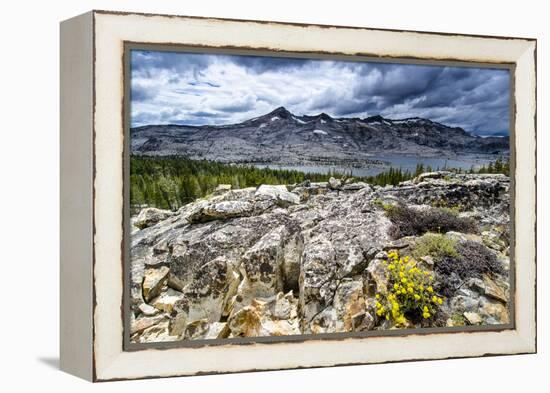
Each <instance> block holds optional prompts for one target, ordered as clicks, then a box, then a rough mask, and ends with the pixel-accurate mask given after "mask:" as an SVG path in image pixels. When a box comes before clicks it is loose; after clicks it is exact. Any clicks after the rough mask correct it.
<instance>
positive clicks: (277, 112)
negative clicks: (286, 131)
mask: <svg viewBox="0 0 550 393" xmlns="http://www.w3.org/2000/svg"><path fill="white" fill-rule="evenodd" d="M265 116H266V117H274V116H277V117H279V118H281V119H290V118H291V117H292V116H293V115H292V113H291V112H290V111H289V110H288V109H286V108H285V107H284V106H280V107H278V108H276V109H274V110H272V111H271V112H269V113H268V114H267V115H265Z"/></svg>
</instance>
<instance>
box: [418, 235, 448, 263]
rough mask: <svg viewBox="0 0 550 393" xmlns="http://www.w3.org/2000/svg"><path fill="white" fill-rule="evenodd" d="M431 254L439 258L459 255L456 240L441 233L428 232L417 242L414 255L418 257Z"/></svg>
mask: <svg viewBox="0 0 550 393" xmlns="http://www.w3.org/2000/svg"><path fill="white" fill-rule="evenodd" d="M426 255H429V256H431V257H433V258H435V259H437V260H441V259H442V258H445V257H452V258H456V257H458V252H457V251H456V240H454V239H450V238H449V237H447V236H445V235H442V234H439V233H426V234H425V235H424V236H422V237H421V238H420V239H418V241H417V242H416V245H415V247H414V250H413V256H414V257H415V258H417V259H419V258H421V257H423V256H426Z"/></svg>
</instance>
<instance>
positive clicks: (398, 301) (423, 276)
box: [376, 251, 443, 327]
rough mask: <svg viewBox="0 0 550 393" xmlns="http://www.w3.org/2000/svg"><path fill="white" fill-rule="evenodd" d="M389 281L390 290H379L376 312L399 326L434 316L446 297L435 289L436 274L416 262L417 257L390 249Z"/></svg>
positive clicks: (388, 263)
mask: <svg viewBox="0 0 550 393" xmlns="http://www.w3.org/2000/svg"><path fill="white" fill-rule="evenodd" d="M386 263H387V268H388V271H389V283H390V285H389V286H388V292H387V293H384V294H382V293H378V294H376V314H377V315H378V316H379V317H381V318H385V319H387V320H391V321H393V322H394V323H395V325H396V326H400V327H407V326H409V325H410V322H411V320H412V321H413V322H416V321H419V320H429V319H430V318H432V317H433V316H434V315H435V314H436V312H437V310H438V308H439V306H440V305H441V304H443V298H441V297H439V296H437V295H436V294H435V293H434V289H433V287H432V283H433V280H434V278H433V274H432V273H430V272H429V271H426V270H424V269H422V268H420V267H418V266H417V263H416V261H415V260H414V259H411V258H410V257H408V256H405V257H400V256H399V254H398V252H397V251H390V252H389V253H388V260H387V262H386Z"/></svg>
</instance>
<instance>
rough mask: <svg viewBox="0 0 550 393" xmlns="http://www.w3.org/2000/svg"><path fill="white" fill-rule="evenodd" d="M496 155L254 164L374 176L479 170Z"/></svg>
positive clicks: (374, 157)
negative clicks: (343, 163) (394, 172)
mask: <svg viewBox="0 0 550 393" xmlns="http://www.w3.org/2000/svg"><path fill="white" fill-rule="evenodd" d="M497 157H498V156H496V155H488V154H487V155H485V154H476V155H464V156H460V157H452V158H448V157H422V156H416V155H404V154H386V155H380V156H372V157H371V158H372V159H373V160H378V161H383V162H384V163H385V165H384V164H371V163H368V162H366V163H365V166H363V167H355V166H354V167H352V166H338V165H326V166H324V165H276V164H272V163H271V164H254V165H255V166H256V167H259V168H272V169H286V170H296V171H300V172H306V173H328V172H337V173H345V174H348V175H353V176H374V175H377V174H379V173H382V172H385V171H387V170H389V168H390V167H393V168H401V170H402V171H409V172H414V171H415V170H416V166H417V165H418V164H423V165H424V167H425V168H426V167H428V166H430V167H432V169H433V170H436V169H438V168H439V169H444V168H455V169H459V168H460V169H463V170H469V169H470V168H472V166H473V167H474V168H479V167H481V166H483V165H487V164H489V163H490V162H492V161H495V160H496V159H497ZM501 158H502V159H506V158H507V157H501Z"/></svg>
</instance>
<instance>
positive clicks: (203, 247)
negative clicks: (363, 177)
mask: <svg viewBox="0 0 550 393" xmlns="http://www.w3.org/2000/svg"><path fill="white" fill-rule="evenodd" d="M508 188H509V179H508V177H506V176H503V175H466V174H454V173H451V172H434V173H425V174H422V175H420V176H418V177H417V178H415V179H414V180H411V181H408V182H403V183H401V184H400V185H398V186H393V187H392V186H386V187H373V186H371V185H369V184H366V183H353V182H352V183H346V182H345V181H344V180H339V179H331V181H330V182H328V183H310V182H306V183H304V184H300V185H288V186H283V185H278V186H270V185H262V186H260V187H258V188H246V189H240V190H231V189H230V188H229V187H219V188H218V189H217V190H216V192H215V193H214V194H213V195H210V196H209V197H206V198H204V199H200V200H197V201H195V202H193V203H190V204H188V205H185V206H183V207H182V208H180V209H179V210H178V211H176V212H169V211H162V210H159V209H154V208H145V209H143V210H142V211H141V213H140V214H139V215H138V216H137V217H135V218H134V219H133V220H132V221H133V223H134V227H133V231H132V239H131V272H130V273H131V282H130V285H131V288H130V289H131V291H130V293H131V309H132V312H131V315H130V320H131V340H132V341H133V342H141V343H143V342H160V341H178V340H184V339H200V340H204V339H222V338H232V337H256V336H282V335H296V334H321V333H338V332H363V331H368V330H373V329H388V328H392V326H391V323H388V321H384V320H379V318H377V316H376V313H375V307H374V303H375V300H374V298H375V295H376V293H380V292H384V291H387V290H388V288H387V286H388V272H387V270H386V263H385V260H386V258H387V252H388V251H389V250H399V252H400V253H402V254H403V255H407V254H408V253H410V252H411V250H412V248H413V247H414V244H415V242H416V240H417V239H416V238H415V237H414V236H408V237H406V238H402V239H394V238H392V237H391V236H390V233H391V230H390V229H391V227H392V222H391V221H390V220H389V218H388V217H387V215H386V212H385V210H384V209H383V208H382V207H381V206H380V205H381V202H382V203H402V204H405V205H407V206H410V207H413V208H415V209H429V208H431V207H432V206H435V205H438V206H439V205H442V204H445V206H460V208H461V210H460V216H461V217H469V218H473V219H474V220H476V222H478V223H479V225H480V226H481V227H480V230H479V232H478V233H473V234H472V233H470V234H464V233H459V232H448V233H444V234H443V235H444V236H446V237H448V238H452V239H454V241H457V242H458V243H461V242H466V243H467V242H477V243H479V244H481V245H482V246H483V247H484V249H487V250H488V251H487V252H490V253H492V255H494V257H495V258H496V260H497V261H498V263H499V264H501V266H502V269H499V271H498V272H494V274H493V273H491V272H488V273H486V274H484V275H483V276H479V277H470V278H467V279H461V278H459V277H453V279H454V280H456V288H457V289H456V291H454V292H453V294H452V296H451V297H448V298H445V302H444V304H443V305H442V306H441V310H440V316H439V318H438V320H437V321H434V325H433V326H461V325H472V324H501V323H507V322H509V310H508V299H509V296H510V294H509V290H510V289H509V285H508V282H509V277H508V271H509V241H508V240H507V239H509V234H508V227H509V194H508ZM466 243H465V244H466ZM467 244H469V243H467ZM419 263H422V264H423V266H425V267H426V268H427V269H434V264H437V263H434V261H433V258H432V257H431V256H430V255H425V256H422V258H421V260H420V261H419ZM435 271H437V269H435ZM437 279H438V277H437V275H436V280H437ZM439 279H441V277H439ZM436 287H437V285H436ZM419 327H420V326H419Z"/></svg>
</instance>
